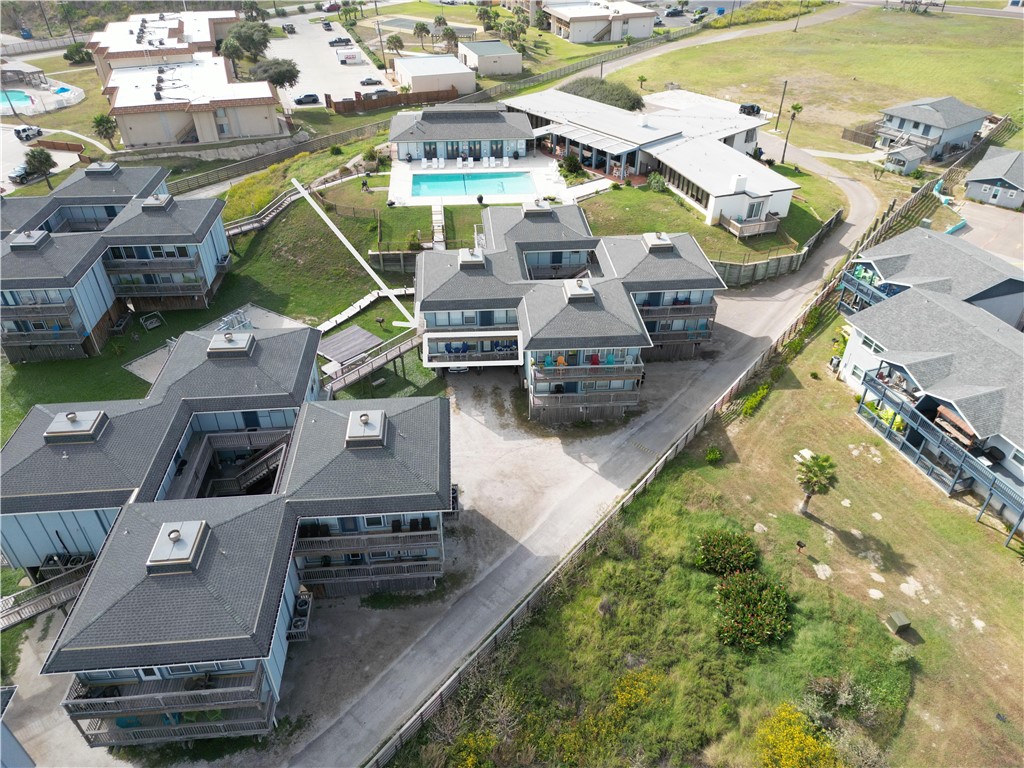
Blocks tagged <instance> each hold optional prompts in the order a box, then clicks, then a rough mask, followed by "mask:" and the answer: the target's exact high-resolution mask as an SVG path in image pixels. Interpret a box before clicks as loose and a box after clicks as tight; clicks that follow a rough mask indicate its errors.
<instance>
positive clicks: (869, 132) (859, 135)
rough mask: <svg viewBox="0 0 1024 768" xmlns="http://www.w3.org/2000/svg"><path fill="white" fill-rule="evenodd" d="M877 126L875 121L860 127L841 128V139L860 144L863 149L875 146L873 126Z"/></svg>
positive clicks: (862, 124)
mask: <svg viewBox="0 0 1024 768" xmlns="http://www.w3.org/2000/svg"><path fill="white" fill-rule="evenodd" d="M877 124H878V121H877V120H871V121H870V122H867V123H861V124H860V125H857V126H854V127H853V128H843V138H844V139H846V141H852V142H854V143H855V144H862V145H864V146H865V147H874V146H875V139H876V138H877V137H876V136H875V126H876V125H877Z"/></svg>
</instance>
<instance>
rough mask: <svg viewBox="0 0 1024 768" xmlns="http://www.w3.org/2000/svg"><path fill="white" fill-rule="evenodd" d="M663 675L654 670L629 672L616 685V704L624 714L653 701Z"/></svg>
mask: <svg viewBox="0 0 1024 768" xmlns="http://www.w3.org/2000/svg"><path fill="white" fill-rule="evenodd" d="M659 682H661V675H660V674H658V672H656V671H655V670H653V669H639V670H634V671H632V672H627V673H626V674H625V675H623V676H622V677H620V678H619V680H618V682H617V683H616V684H615V691H614V703H615V706H616V707H618V708H619V709H621V710H622V711H624V712H628V711H630V710H633V709H636V708H637V707H639V706H641V705H642V704H646V703H647V702H648V701H650V700H651V695H652V694H653V693H654V689H655V687H656V686H657V685H658V683H659Z"/></svg>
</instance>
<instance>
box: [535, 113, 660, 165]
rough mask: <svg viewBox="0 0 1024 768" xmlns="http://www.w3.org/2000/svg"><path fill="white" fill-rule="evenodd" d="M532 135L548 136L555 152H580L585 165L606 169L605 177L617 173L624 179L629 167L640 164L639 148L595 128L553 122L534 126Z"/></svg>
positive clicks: (536, 136) (581, 160)
mask: <svg viewBox="0 0 1024 768" xmlns="http://www.w3.org/2000/svg"><path fill="white" fill-rule="evenodd" d="M533 135H534V138H535V139H541V138H542V137H548V141H549V143H550V147H551V151H552V152H553V153H554V154H555V155H559V154H561V155H568V154H570V153H571V154H574V155H577V156H578V157H579V158H580V162H581V163H583V165H584V166H586V167H588V168H593V169H594V170H597V171H601V169H602V168H603V169H604V174H605V175H606V176H611V175H613V173H614V175H616V176H618V177H619V178H620V179H624V178H626V168H627V167H628V166H630V165H632V166H633V167H634V168H636V167H638V162H639V159H640V147H638V146H637V145H636V144H630V143H629V142H627V141H623V140H622V139H619V138H616V137H615V136H609V135H608V134H606V133H602V132H601V131H596V130H594V129H592V128H584V127H582V126H578V125H569V124H567V123H554V124H551V125H544V126H541V127H540V128H534V129H533Z"/></svg>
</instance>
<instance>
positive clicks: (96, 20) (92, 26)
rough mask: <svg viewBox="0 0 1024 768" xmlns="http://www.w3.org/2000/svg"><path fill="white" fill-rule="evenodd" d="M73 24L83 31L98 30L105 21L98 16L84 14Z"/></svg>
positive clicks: (105, 24) (104, 25)
mask: <svg viewBox="0 0 1024 768" xmlns="http://www.w3.org/2000/svg"><path fill="white" fill-rule="evenodd" d="M75 26H76V27H78V28H79V29H80V30H82V31H83V32H99V31H100V30H101V29H103V28H104V27H106V26H107V22H105V21H104V20H103V19H101V18H100V17H99V16H86V17H85V18H84V19H82V20H81V21H79V22H78V23H76V24H75Z"/></svg>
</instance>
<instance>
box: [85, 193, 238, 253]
mask: <svg viewBox="0 0 1024 768" xmlns="http://www.w3.org/2000/svg"><path fill="white" fill-rule="evenodd" d="M224 205H225V203H224V201H223V200H218V199H216V198H209V199H201V200H174V201H172V202H171V203H170V205H169V206H168V207H167V208H166V209H153V208H147V207H145V206H144V201H143V200H132V201H131V202H130V203H128V205H127V206H125V209H124V210H123V211H121V213H119V214H118V215H117V218H115V219H114V220H113V221H112V222H110V225H109V226H108V227H107V228H106V229H105V230H104V231H103V239H104V240H106V242H107V244H108V245H135V244H138V243H139V242H140V238H144V241H145V242H146V243H147V244H154V245H159V244H165V243H166V244H173V243H201V242H202V241H203V238H205V237H206V235H207V234H209V232H210V228H211V227H212V226H213V225H214V223H215V222H216V221H217V217H218V216H219V215H220V213H221V211H223V210H224Z"/></svg>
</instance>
